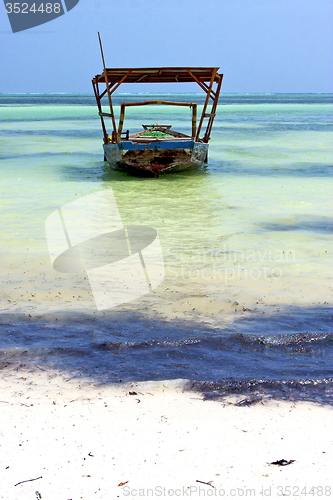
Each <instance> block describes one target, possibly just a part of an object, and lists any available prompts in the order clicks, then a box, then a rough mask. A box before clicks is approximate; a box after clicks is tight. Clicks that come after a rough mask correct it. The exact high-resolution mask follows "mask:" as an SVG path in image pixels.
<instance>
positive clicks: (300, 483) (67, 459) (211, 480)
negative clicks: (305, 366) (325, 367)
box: [0, 365, 333, 500]
mask: <svg viewBox="0 0 333 500" xmlns="http://www.w3.org/2000/svg"><path fill="white" fill-rule="evenodd" d="M68 377H69V376H68ZM242 400H244V397H243V396H242V395H238V396H228V397H225V398H224V399H223V400H220V401H211V400H204V399H203V396H202V394H200V393H196V392H192V391H189V390H187V388H186V381H184V380H173V381H160V382H156V381H155V382H143V383H136V384H126V385H123V384H119V385H105V386H98V385H95V384H93V383H92V381H91V379H87V378H81V379H80V378H76V379H70V378H67V377H66V374H65V373H62V374H61V373H59V372H55V371H52V370H48V371H45V370H44V369H43V368H42V367H39V368H36V367H35V368H27V367H22V365H21V366H20V365H12V366H11V367H9V366H8V367H7V368H4V369H3V370H2V372H1V396H0V415H1V425H0V429H1V431H0V436H1V441H0V444H1V455H0V457H1V458H0V468H1V477H2V479H1V492H0V498H2V499H6V500H16V499H24V500H26V499H30V498H31V499H35V498H42V499H50V500H53V499H54V500H59V499H65V500H69V499H72V500H74V499H75V500H80V499H84V500H90V499H92V498H96V499H99V498H105V499H110V498H123V497H124V498H130V499H135V498H158V497H162V498H163V497H164V498H168V497H178V498H179V497H180V498H188V497H190V498H205V497H207V496H213V497H217V498H233V497H235V496H236V497H239V496H243V497H249V496H250V497H252V498H263V497H264V496H266V497H269V498H279V497H281V496H283V495H288V491H291V492H292V494H293V496H295V495H296V496H298V497H299V498H308V497H309V495H311V493H310V494H309V493H308V492H309V491H311V488H313V487H314V490H312V491H313V492H314V494H313V495H311V497H312V498H314V497H317V496H325V497H326V498H327V497H330V495H333V484H332V466H333V448H332V444H333V430H332V416H333V413H332V411H333V410H332V408H331V407H330V406H323V405H322V406H320V405H315V404H313V403H307V402H298V403H293V402H286V401H284V402H282V401H277V400H270V401H268V400H267V401H265V400H262V401H261V402H258V403H256V404H252V405H246V402H245V404H244V401H243V403H242ZM240 402H241V405H239V403H240ZM282 459H284V460H286V461H289V460H294V462H292V463H290V464H289V465H285V466H282V465H280V466H279V465H272V464H271V463H272V462H275V461H278V460H282ZM31 480H32V481H31ZM329 488H331V489H329ZM38 495H40V496H38Z"/></svg>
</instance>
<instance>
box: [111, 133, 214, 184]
mask: <svg viewBox="0 0 333 500" xmlns="http://www.w3.org/2000/svg"><path fill="white" fill-rule="evenodd" d="M103 147H104V155H105V158H106V160H107V162H108V163H109V165H110V167H111V168H114V169H116V170H121V171H123V172H127V173H129V174H132V175H148V176H159V175H160V174H163V173H172V172H182V171H185V170H193V169H197V168H200V167H201V166H202V165H203V163H204V162H205V161H206V159H207V153H208V144H206V143H203V142H195V141H194V140H192V139H188V140H187V139H185V140H184V139H172V140H169V139H168V140H165V139H164V140H153V141H150V142H148V141H146V142H143V141H141V142H137V141H131V140H126V141H121V142H120V143H119V144H104V146H103Z"/></svg>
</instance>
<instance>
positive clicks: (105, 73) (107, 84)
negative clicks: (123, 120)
mask: <svg viewBox="0 0 333 500" xmlns="http://www.w3.org/2000/svg"><path fill="white" fill-rule="evenodd" d="M98 39H99V45H100V47H101V54H102V61H103V68H104V78H105V83H106V88H107V91H108V98H109V106H110V113H111V117H112V126H113V132H114V133H113V140H114V141H115V142H116V143H118V142H119V138H118V134H117V127H116V121H115V119H114V114H113V106H112V99H111V92H110V87H109V80H108V76H107V72H106V67H105V60H104V54H103V47H102V40H101V36H100V34H99V32H98Z"/></svg>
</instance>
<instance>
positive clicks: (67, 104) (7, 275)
mask: <svg viewBox="0 0 333 500" xmlns="http://www.w3.org/2000/svg"><path fill="white" fill-rule="evenodd" d="M155 97H156V96H152V95H149V96H147V95H135V94H126V95H117V96H115V99H114V107H115V112H116V113H119V107H120V103H121V102H129V101H135V100H144V99H146V98H149V99H151V98H155ZM158 98H160V99H161V98H163V99H170V100H182V101H195V102H198V103H199V104H200V105H202V103H203V97H202V95H199V94H191V95H189V94H187V95H185V94H180V95H177V96H174V95H159V96H158ZM219 103H220V104H219V106H218V111H217V117H216V119H215V122H214V126H213V130H212V135H211V140H210V146H209V157H208V163H207V165H205V166H204V168H202V169H201V170H199V171H195V172H189V173H178V174H172V175H165V176H162V177H160V178H158V179H150V178H148V179H147V178H136V177H131V176H129V175H127V174H124V173H121V172H114V171H111V170H110V168H109V166H108V165H107V164H106V163H105V162H104V161H103V151H102V132H101V127H100V120H99V117H98V114H97V108H96V106H95V103H94V98H93V96H92V95H55V94H54V95H1V96H0V118H1V124H0V141H1V142H0V158H1V200H2V201H1V221H0V224H1V250H0V253H1V292H2V293H1V296H2V299H1V318H0V360H1V366H2V367H10V366H12V367H14V366H17V365H24V366H25V367H31V369H33V370H37V371H38V370H39V369H47V368H48V367H50V368H53V369H57V370H59V371H61V372H63V373H66V374H68V376H77V375H81V376H85V377H87V378H88V379H89V380H91V381H92V382H94V383H119V382H125V381H146V380H148V381H149V380H167V379H186V380H188V381H189V387H193V388H196V389H199V390H202V391H203V392H204V393H206V394H207V395H209V396H211V397H213V396H221V395H224V394H226V393H230V392H236V393H237V392H241V393H242V394H243V393H244V392H246V391H249V392H250V393H251V394H252V395H254V394H258V393H259V394H262V393H265V394H275V395H278V396H279V397H289V398H291V397H293V398H305V399H314V400H316V401H322V402H333V332H332V309H331V291H332V232H333V215H332V214H333V211H332V192H333V189H332V185H333V182H332V149H333V146H332V145H333V126H332V111H333V96H332V95H315V94H311V95H305V94H299V95H295V94H290V95H289V94H281V95H280V94H271V95H267V94H265V95H264V94H263V95H226V94H223V95H222V96H221V98H220V101H219ZM155 121H159V122H160V123H172V125H173V128H174V129H175V130H179V131H181V132H185V133H186V132H189V131H190V127H191V112H190V110H188V109H186V108H172V107H170V106H168V107H166V109H165V108H164V107H160V106H145V107H144V108H133V109H132V108H129V111H128V114H127V115H126V118H125V124H124V129H125V130H126V129H127V128H128V129H129V130H130V132H134V131H139V130H140V129H141V124H142V123H154V122H155ZM110 128H111V127H110ZM110 189H111V190H112V191H113V194H114V197H115V200H116V203H117V207H118V209H119V213H120V216H121V220H122V223H123V225H124V226H148V227H150V228H153V229H155V230H156V231H157V234H158V237H159V240H160V244H161V248H162V253H163V260H164V270H165V278H164V280H163V282H162V283H161V284H160V285H159V286H157V287H156V288H155V289H154V290H151V291H150V292H149V293H147V294H145V295H142V296H141V297H139V298H137V299H135V300H133V301H131V302H128V303H124V304H119V305H117V306H115V307H110V308H108V309H104V310H101V311H98V310H97V308H96V304H95V301H94V297H93V294H92V290H91V288H90V284H89V280H87V276H86V275H85V274H84V273H79V272H77V273H75V272H74V273H61V272H58V271H57V270H55V269H53V267H52V265H51V261H50V257H49V253H48V247H47V241H46V233H45V221H46V219H47V217H48V216H49V215H50V214H51V213H52V212H54V211H55V210H57V209H58V208H60V207H61V206H63V205H65V204H67V203H70V202H72V201H74V200H78V199H80V198H82V197H84V196H87V195H91V194H94V193H98V192H101V191H103V190H110Z"/></svg>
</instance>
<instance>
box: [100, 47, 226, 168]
mask: <svg viewBox="0 0 333 500" xmlns="http://www.w3.org/2000/svg"><path fill="white" fill-rule="evenodd" d="M99 40H100V46H101V53H102V59H103V66H104V71H103V73H101V74H99V75H96V76H95V77H94V78H93V80H92V84H93V88H94V93H95V97H96V102H97V107H98V111H99V116H100V118H101V123H102V129H103V134H104V145H103V148H104V160H106V161H107V162H108V163H109V165H110V167H112V168H114V169H117V170H122V171H125V172H128V173H130V174H135V175H149V176H159V175H160V174H162V173H170V172H179V171H184V170H191V169H194V168H198V167H201V166H202V165H203V163H204V162H205V161H206V160H207V154H208V142H209V138H210V134H211V130H212V126H213V122H214V118H215V114H216V108H217V104H218V98H219V94H220V89H221V84H222V79H223V75H221V74H218V69H219V68H205V67H171V68H170V67H168V68H163V67H159V68H106V67H105V61H104V55H103V49H102V44H101V39H100V38H99ZM173 82H177V83H188V82H196V83H197V84H198V85H199V87H200V88H201V89H202V90H203V91H204V92H205V93H206V98H205V102H204V105H203V109H202V113H201V117H200V119H199V123H198V124H197V103H195V102H175V101H162V100H149V101H139V102H128V103H121V108H120V118H119V124H118V127H117V125H116V120H115V115H114V111H113V104H112V94H113V93H114V92H115V90H117V89H118V88H119V86H120V85H121V84H122V83H173ZM101 84H105V86H106V88H104V90H100V85H101ZM214 85H215V90H213V86H214ZM105 95H107V96H108V104H109V108H110V112H108V113H104V112H103V109H102V103H101V100H102V98H103V97H104V96H105ZM210 99H211V101H212V102H211V109H210V110H209V112H207V108H208V105H209V100H210ZM146 105H166V106H170V105H171V106H188V107H190V108H191V109H192V127H191V135H186V134H183V133H180V132H177V131H174V130H171V127H172V126H171V125H169V124H168V125H163V124H159V123H155V124H153V125H149V124H148V125H147V124H143V128H144V130H142V131H141V132H136V133H131V134H130V133H129V131H128V130H127V131H126V132H123V124H124V117H125V109H126V108H127V107H131V106H146ZM104 118H111V121H112V133H111V136H109V133H108V132H107V129H106V125H105V121H104ZM205 119H208V121H207V122H206V124H205V130H203V125H204V120H205ZM201 134H202V136H201Z"/></svg>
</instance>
